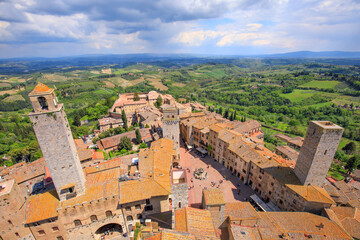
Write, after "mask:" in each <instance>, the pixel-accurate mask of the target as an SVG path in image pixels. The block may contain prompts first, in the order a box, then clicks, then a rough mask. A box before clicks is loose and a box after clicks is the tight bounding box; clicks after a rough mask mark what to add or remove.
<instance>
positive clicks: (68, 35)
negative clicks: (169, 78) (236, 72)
mask: <svg viewBox="0 0 360 240" xmlns="http://www.w3.org/2000/svg"><path fill="white" fill-rule="evenodd" d="M303 50H307V51H360V0H303V1H301V0H293V1H291V0H120V1H115V0H106V1H104V0H0V58H13V57H62V56H72V55H84V54H126V53H191V54H209V55H211V54H216V55H251V54H270V53H283V52H293V51H303Z"/></svg>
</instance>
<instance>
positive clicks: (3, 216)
mask: <svg viewBox="0 0 360 240" xmlns="http://www.w3.org/2000/svg"><path fill="white" fill-rule="evenodd" d="M25 201H26V199H25V198H24V197H23V194H22V193H21V191H20V188H19V187H18V185H17V184H16V182H15V180H14V179H11V180H8V181H4V182H0V238H1V239H4V240H6V239H24V240H25V239H26V240H27V239H28V240H32V239H35V238H34V237H33V235H32V233H31V231H30V229H29V228H27V227H25V226H24V220H25Z"/></svg>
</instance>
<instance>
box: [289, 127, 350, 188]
mask: <svg viewBox="0 0 360 240" xmlns="http://www.w3.org/2000/svg"><path fill="white" fill-rule="evenodd" d="M343 132H344V129H343V128H342V127H340V126H338V125H336V124H334V123H332V122H329V121H311V122H310V124H309V127H308V130H307V132H306V136H305V140H304V143H303V145H302V147H301V150H300V154H299V157H298V160H297V161H296V166H295V169H294V172H295V174H296V176H297V177H298V178H299V180H300V182H301V183H302V184H303V185H308V184H311V185H316V186H320V187H322V185H323V184H324V181H325V177H326V175H327V173H328V171H329V168H330V165H331V163H332V161H333V158H334V155H335V152H336V150H337V148H338V145H339V142H340V139H341V136H342V134H343Z"/></svg>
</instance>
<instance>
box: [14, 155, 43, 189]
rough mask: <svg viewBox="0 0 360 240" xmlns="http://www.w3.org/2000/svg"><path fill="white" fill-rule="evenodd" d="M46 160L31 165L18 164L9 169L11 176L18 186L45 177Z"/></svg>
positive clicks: (39, 160) (41, 159) (40, 159)
mask: <svg viewBox="0 0 360 240" xmlns="http://www.w3.org/2000/svg"><path fill="white" fill-rule="evenodd" d="M45 166H46V163H45V159H44V158H39V159H38V160H35V161H33V162H30V163H25V162H23V163H21V164H16V166H15V165H14V167H12V168H8V170H9V176H10V177H12V178H14V179H15V180H16V182H17V183H18V184H20V183H22V182H25V181H27V180H30V179H32V178H35V177H38V176H41V175H45Z"/></svg>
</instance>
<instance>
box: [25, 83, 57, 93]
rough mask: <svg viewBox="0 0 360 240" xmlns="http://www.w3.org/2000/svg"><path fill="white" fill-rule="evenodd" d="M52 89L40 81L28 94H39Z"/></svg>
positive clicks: (49, 91)
mask: <svg viewBox="0 0 360 240" xmlns="http://www.w3.org/2000/svg"><path fill="white" fill-rule="evenodd" d="M53 90H54V89H52V88H49V87H48V86H46V85H45V84H42V83H41V82H39V83H38V84H37V85H36V87H35V88H34V90H32V91H31V92H30V93H29V95H39V94H43V93H51V92H52V91H53Z"/></svg>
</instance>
